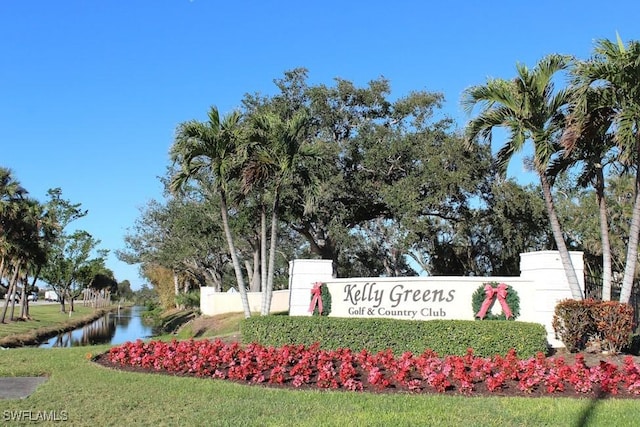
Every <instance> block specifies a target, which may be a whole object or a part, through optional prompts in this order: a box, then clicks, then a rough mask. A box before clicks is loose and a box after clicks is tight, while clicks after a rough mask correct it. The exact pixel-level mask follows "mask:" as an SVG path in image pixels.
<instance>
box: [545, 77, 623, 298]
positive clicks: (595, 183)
mask: <svg viewBox="0 0 640 427" xmlns="http://www.w3.org/2000/svg"><path fill="white" fill-rule="evenodd" d="M572 95H573V96H574V97H575V100H573V101H572V107H571V109H570V113H569V119H568V123H567V126H566V127H565V130H564V132H563V135H562V139H561V145H562V150H563V153H564V154H563V155H562V156H559V157H558V158H556V159H554V162H553V165H552V166H551V169H552V172H551V175H552V176H556V175H557V174H558V173H560V172H561V171H566V170H568V169H570V168H571V167H573V166H576V165H581V169H580V174H579V175H578V179H577V184H578V185H579V186H580V187H582V188H586V187H588V186H592V187H593V189H594V190H595V196H596V203H597V205H598V212H599V217H600V218H599V222H600V243H601V245H602V299H603V301H609V300H611V280H612V258H611V243H610V239H609V214H608V210H607V203H606V198H605V175H604V174H605V172H604V171H605V168H606V167H607V166H608V165H609V164H611V163H612V162H614V161H615V154H616V153H615V152H614V150H613V148H614V147H615V145H614V142H613V137H612V135H611V134H610V133H608V130H609V128H610V127H611V124H612V121H613V114H614V110H613V109H612V108H611V107H609V106H607V105H606V103H603V102H602V101H603V97H602V95H603V94H602V93H601V91H600V90H599V89H597V88H587V90H579V91H574V92H573V94H572ZM603 104H604V105H603ZM577 105H579V106H580V107H577ZM612 156H613V157H612Z"/></svg>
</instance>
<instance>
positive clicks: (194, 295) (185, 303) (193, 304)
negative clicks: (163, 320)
mask: <svg viewBox="0 0 640 427" xmlns="http://www.w3.org/2000/svg"><path fill="white" fill-rule="evenodd" d="M176 304H177V305H178V306H182V307H184V308H197V309H199V308H200V292H199V291H191V292H187V293H181V294H179V295H176Z"/></svg>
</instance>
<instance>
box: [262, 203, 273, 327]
mask: <svg viewBox="0 0 640 427" xmlns="http://www.w3.org/2000/svg"><path fill="white" fill-rule="evenodd" d="M271 238H273V236H272V237H271ZM267 277H268V276H267V207H266V206H265V205H264V199H263V200H262V203H261V206H260V290H261V291H262V310H261V314H262V315H264V313H263V312H262V311H264V304H265V302H264V301H265V298H266V293H267Z"/></svg>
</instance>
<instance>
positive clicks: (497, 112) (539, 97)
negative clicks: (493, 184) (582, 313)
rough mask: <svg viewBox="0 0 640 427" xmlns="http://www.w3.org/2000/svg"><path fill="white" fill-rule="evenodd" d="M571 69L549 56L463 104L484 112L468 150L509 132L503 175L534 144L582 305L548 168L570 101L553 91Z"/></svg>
mask: <svg viewBox="0 0 640 427" xmlns="http://www.w3.org/2000/svg"><path fill="white" fill-rule="evenodd" d="M569 63H570V59H569V58H568V57H566V56H561V55H549V56H547V57H545V58H543V59H542V60H541V61H540V62H539V63H538V64H537V65H536V67H535V68H533V69H532V70H530V69H529V68H527V67H526V66H525V65H522V64H518V65H517V66H516V68H517V73H518V74H517V76H516V77H515V78H514V79H513V80H504V79H489V80H488V81H487V83H486V84H485V85H479V86H473V87H470V88H469V89H467V90H465V92H464V94H463V98H462V104H463V107H464V108H465V109H466V111H467V112H468V113H471V112H472V110H473V108H474V107H475V106H477V105H479V106H480V107H481V111H480V113H479V114H478V116H477V117H476V118H474V119H472V120H471V121H469V123H468V124H467V128H466V134H465V139H466V142H467V144H468V146H471V145H472V144H473V142H474V141H475V140H476V138H478V137H479V138H482V139H485V140H488V141H491V136H492V132H493V130H494V128H504V129H506V130H507V131H508V132H509V136H508V139H507V141H506V143H505V144H504V146H503V147H502V148H500V150H499V151H498V153H497V159H496V163H497V166H498V169H499V170H500V172H501V173H503V174H504V173H506V169H507V166H508V163H509V161H510V160H511V158H512V157H513V155H514V154H515V153H517V152H520V151H521V150H522V149H523V147H524V146H525V143H526V142H527V141H531V142H532V143H533V148H534V156H533V167H534V170H535V172H536V173H537V175H538V177H539V179H540V185H541V187H542V194H543V197H544V202H545V206H546V208H547V214H548V215H549V222H550V224H551V229H552V232H553V237H554V239H555V242H556V246H557V247H558V252H559V254H560V259H561V261H562V266H563V268H564V271H565V274H566V276H567V281H568V283H569V288H570V290H571V295H572V297H573V298H574V299H582V291H581V289H580V283H579V281H578V277H577V275H576V272H575V269H574V268H573V264H572V262H571V257H570V255H569V250H568V249H567V245H566V243H565V240H564V236H563V234H562V229H561V227H560V221H559V220H558V215H557V213H556V210H555V207H554V203H553V196H552V194H551V183H550V182H549V179H548V176H547V168H548V166H549V163H550V161H551V159H552V157H553V156H554V154H556V152H557V151H558V144H557V139H558V136H559V134H560V132H561V131H562V128H563V122H564V120H563V119H564V115H563V113H562V109H563V107H564V106H565V105H566V104H567V101H568V91H566V90H559V91H554V85H553V82H552V79H553V77H554V76H555V75H556V73H557V72H559V71H562V70H565V69H566V68H567V67H568V66H569Z"/></svg>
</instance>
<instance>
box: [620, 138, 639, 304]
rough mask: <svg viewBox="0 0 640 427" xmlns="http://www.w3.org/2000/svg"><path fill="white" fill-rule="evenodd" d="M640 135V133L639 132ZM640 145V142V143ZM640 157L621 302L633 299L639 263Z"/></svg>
mask: <svg viewBox="0 0 640 427" xmlns="http://www.w3.org/2000/svg"><path fill="white" fill-rule="evenodd" d="M638 135H639V136H640V133H639V134H638ZM638 146H639V147H640V143H639V144H638ZM638 167H640V159H638V161H637V164H636V186H635V200H634V202H633V216H632V217H631V226H630V227H629V243H628V246H627V260H626V263H625V267H624V277H623V278H622V289H621V290H620V302H621V303H624V304H628V303H629V300H630V299H631V289H632V288H633V281H634V279H635V277H636V265H637V263H638V235H639V234H640V170H639V169H638Z"/></svg>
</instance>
